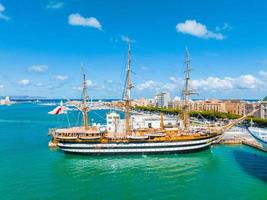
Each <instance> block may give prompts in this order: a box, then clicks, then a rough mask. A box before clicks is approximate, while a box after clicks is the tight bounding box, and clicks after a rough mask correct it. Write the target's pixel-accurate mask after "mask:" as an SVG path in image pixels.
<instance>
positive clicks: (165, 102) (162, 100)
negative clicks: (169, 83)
mask: <svg viewBox="0 0 267 200" xmlns="http://www.w3.org/2000/svg"><path fill="white" fill-rule="evenodd" d="M170 101H171V96H170V93H168V92H161V93H158V94H157V95H156V96H155V103H156V106H157V107H159V108H167V107H168V106H169V102H170Z"/></svg>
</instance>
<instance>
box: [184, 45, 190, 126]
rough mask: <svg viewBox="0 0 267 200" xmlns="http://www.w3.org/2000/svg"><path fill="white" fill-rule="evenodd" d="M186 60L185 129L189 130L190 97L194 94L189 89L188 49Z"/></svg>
mask: <svg viewBox="0 0 267 200" xmlns="http://www.w3.org/2000/svg"><path fill="white" fill-rule="evenodd" d="M185 50H186V58H185V64H186V70H185V89H184V106H183V122H184V129H185V130H188V129H189V126H190V122H189V111H190V108H189V107H190V105H189V96H190V95H191V94H192V92H191V91H190V89H189V80H190V70H191V68H190V58H189V52H188V49H187V48H186V49H185Z"/></svg>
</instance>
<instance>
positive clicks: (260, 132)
mask: <svg viewBox="0 0 267 200" xmlns="http://www.w3.org/2000/svg"><path fill="white" fill-rule="evenodd" d="M248 131H249V133H250V134H251V135H252V137H254V138H255V139H256V140H257V141H258V142H259V143H260V144H261V146H262V147H263V148H264V149H265V150H266V151H267V129H263V128H256V127H249V128H248Z"/></svg>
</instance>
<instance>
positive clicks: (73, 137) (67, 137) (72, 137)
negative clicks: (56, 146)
mask: <svg viewBox="0 0 267 200" xmlns="http://www.w3.org/2000/svg"><path fill="white" fill-rule="evenodd" d="M58 139H59V140H76V139H77V136H58Z"/></svg>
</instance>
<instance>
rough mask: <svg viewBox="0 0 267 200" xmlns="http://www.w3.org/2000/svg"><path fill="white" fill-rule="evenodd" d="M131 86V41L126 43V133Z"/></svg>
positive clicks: (129, 129)
mask: <svg viewBox="0 0 267 200" xmlns="http://www.w3.org/2000/svg"><path fill="white" fill-rule="evenodd" d="M132 88H133V85H132V82H131V43H130V42H129V43H128V62H127V74H126V82H125V91H124V101H125V129H126V134H127V135H129V134H130V133H131V125H130V110H131V89H132Z"/></svg>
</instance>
